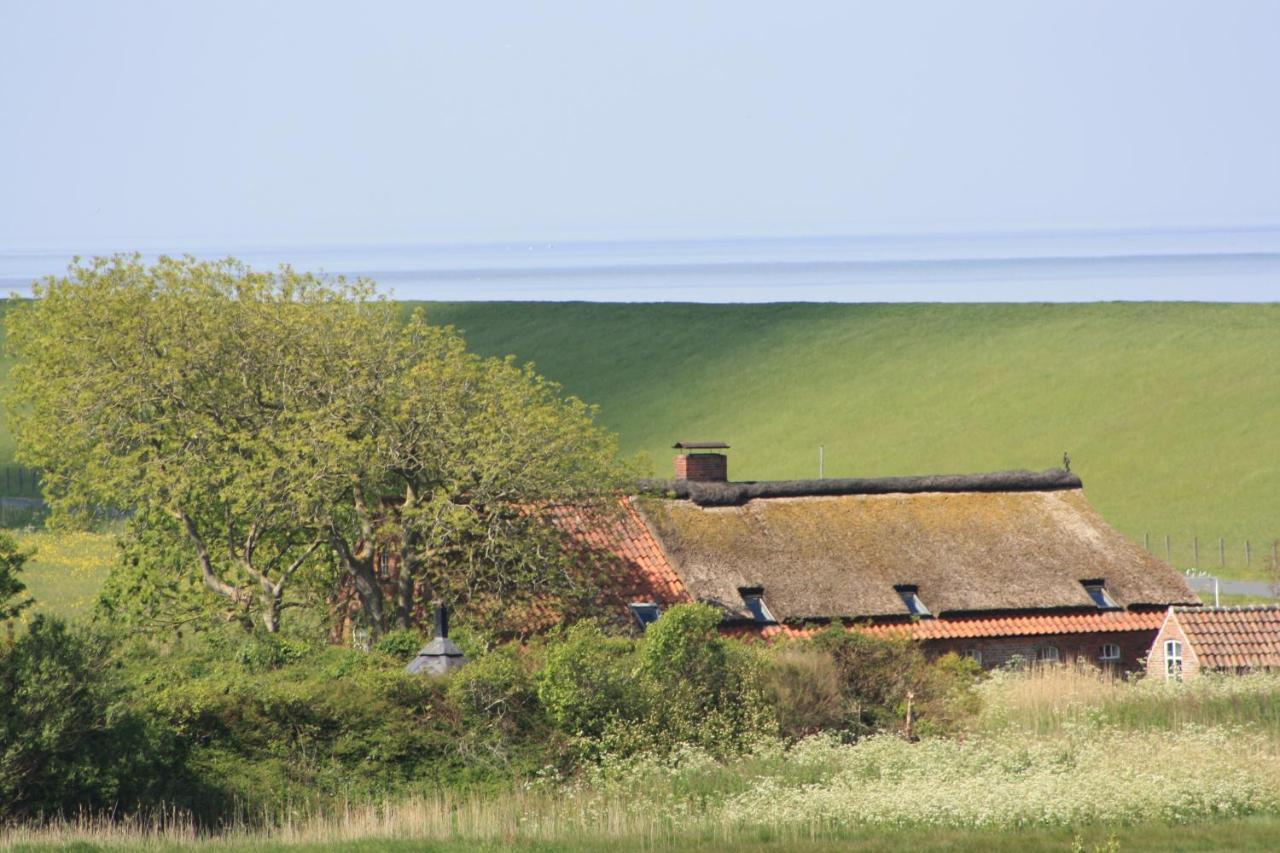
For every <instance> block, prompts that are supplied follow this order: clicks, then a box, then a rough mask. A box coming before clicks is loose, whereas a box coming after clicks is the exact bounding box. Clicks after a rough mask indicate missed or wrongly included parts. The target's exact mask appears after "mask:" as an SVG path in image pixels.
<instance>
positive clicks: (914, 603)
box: [894, 584, 933, 616]
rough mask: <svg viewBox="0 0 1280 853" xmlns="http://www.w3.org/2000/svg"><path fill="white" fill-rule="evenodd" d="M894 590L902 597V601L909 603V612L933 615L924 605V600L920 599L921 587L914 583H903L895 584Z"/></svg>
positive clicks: (914, 614)
mask: <svg viewBox="0 0 1280 853" xmlns="http://www.w3.org/2000/svg"><path fill="white" fill-rule="evenodd" d="M894 590H895V591H896V592H897V593H898V595H899V596H901V598H902V603H903V604H905V605H907V612H908V613H910V614H911V615H912V616H932V615H933V614H932V613H930V612H929V608H927V607H925V606H924V602H923V601H921V600H920V588H919V587H917V586H914V585H907V584H902V585H899V586H895V587H894Z"/></svg>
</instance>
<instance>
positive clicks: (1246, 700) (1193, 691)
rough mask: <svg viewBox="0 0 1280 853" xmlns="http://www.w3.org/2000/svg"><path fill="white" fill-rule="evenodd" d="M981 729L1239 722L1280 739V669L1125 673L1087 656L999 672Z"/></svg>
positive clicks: (989, 688) (1047, 730)
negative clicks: (1187, 675) (1171, 676)
mask: <svg viewBox="0 0 1280 853" xmlns="http://www.w3.org/2000/svg"><path fill="white" fill-rule="evenodd" d="M981 690H982V694H983V700H984V701H983V712H982V716H981V718H980V720H979V729H980V730H981V731H984V732H987V733H995V732H1000V731H1002V730H1005V729H1015V730H1018V731H1022V732H1026V733H1033V734H1036V735H1040V736H1049V735H1057V734H1061V733H1063V732H1064V731H1069V730H1072V729H1075V728H1078V727H1080V726H1082V725H1089V726H1095V727H1111V728H1119V729H1124V730H1132V731H1148V730H1160V731H1179V730H1181V729H1184V728H1187V727H1195V726H1199V727H1204V726H1227V727H1234V726H1238V727H1244V728H1247V729H1248V730H1249V731H1250V732H1253V733H1255V734H1261V735H1265V736H1267V737H1269V738H1271V739H1273V740H1276V741H1280V674H1277V673H1265V672H1260V673H1252V674H1248V675H1239V676H1221V675H1215V674H1205V675H1202V676H1200V677H1199V678H1196V679H1193V680H1191V681H1187V682H1175V681H1165V680H1163V679H1145V678H1144V679H1136V680H1127V679H1123V678H1117V677H1116V676H1114V675H1112V674H1110V673H1108V672H1104V671H1100V670H1098V669H1096V668H1094V667H1091V666H1088V665H1087V664H1077V665H1075V666H1049V667H1037V668H1032V669H1028V670H1026V671H1024V672H1017V673H1009V672H997V673H995V674H994V675H993V677H992V678H991V679H990V680H989V681H988V682H987V683H985V684H984V685H982V687H981Z"/></svg>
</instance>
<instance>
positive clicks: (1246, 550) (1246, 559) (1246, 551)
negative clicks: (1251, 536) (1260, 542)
mask: <svg viewBox="0 0 1280 853" xmlns="http://www.w3.org/2000/svg"><path fill="white" fill-rule="evenodd" d="M1244 564H1245V565H1246V566H1251V565H1253V555H1252V554H1251V553H1249V540H1248V539H1246V540H1244Z"/></svg>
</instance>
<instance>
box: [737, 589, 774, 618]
mask: <svg viewBox="0 0 1280 853" xmlns="http://www.w3.org/2000/svg"><path fill="white" fill-rule="evenodd" d="M738 594H739V595H741V596H742V603H743V604H744V605H746V607H747V612H748V613H750V614H751V618H752V619H754V620H755V621H757V622H777V621H778V620H777V619H774V618H773V614H772V613H770V612H769V608H768V607H767V606H765V603H764V587H762V586H743V587H739V588H738Z"/></svg>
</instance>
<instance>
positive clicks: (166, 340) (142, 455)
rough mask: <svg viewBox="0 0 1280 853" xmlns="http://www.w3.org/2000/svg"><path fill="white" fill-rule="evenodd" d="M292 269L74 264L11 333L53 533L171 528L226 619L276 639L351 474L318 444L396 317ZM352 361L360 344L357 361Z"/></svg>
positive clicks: (15, 399) (14, 317)
mask: <svg viewBox="0 0 1280 853" xmlns="http://www.w3.org/2000/svg"><path fill="white" fill-rule="evenodd" d="M369 296H370V293H369V291H368V289H367V288H366V287H363V286H352V285H346V284H344V283H341V282H338V283H326V282H323V281H321V280H319V279H317V278H315V277H314V276H310V275H303V274H298V273H295V272H293V271H292V270H289V269H287V268H286V269H282V270H281V271H280V272H278V273H258V272H253V271H251V270H249V269H247V268H246V267H244V266H242V265H240V264H238V263H236V262H234V261H224V262H217V263H210V262H201V261H196V260H194V259H190V258H187V259H177V260H175V259H167V258H165V259H161V260H160V261H159V262H158V263H156V264H155V265H153V266H148V265H145V264H144V263H143V262H142V261H141V259H140V258H138V257H137V256H120V257H114V258H110V259H98V260H95V261H93V262H91V263H89V264H86V265H76V266H73V267H72V269H71V270H70V274H69V275H68V276H66V277H65V278H61V279H49V280H46V281H44V282H41V283H39V284H37V286H36V288H35V297H36V298H35V299H34V300H33V301H31V302H29V303H26V304H24V305H21V306H19V307H18V308H17V309H16V310H14V311H12V312H11V313H10V315H9V318H8V332H9V340H10V344H11V347H12V348H13V351H14V353H15V354H16V355H17V357H18V361H17V364H16V365H15V367H14V370H13V379H14V393H13V394H12V395H11V406H12V408H11V413H12V415H13V419H14V425H15V433H16V438H17V446H18V458H19V459H20V460H21V461H23V462H25V463H27V464H29V465H33V466H36V467H38V468H40V469H41V470H42V471H43V472H44V484H45V493H46V498H47V499H48V501H49V502H50V504H51V507H52V508H53V511H54V516H55V520H61V521H72V520H79V519H83V518H84V517H85V516H87V515H90V514H92V513H93V512H95V511H99V510H101V509H103V508H117V509H128V510H132V511H134V512H135V513H137V515H138V517H139V518H141V519H155V520H160V519H163V523H162V524H158V525H157V526H153V527H152V530H151V532H152V533H153V534H161V533H170V534H172V536H173V537H175V538H177V539H180V540H181V542H182V544H183V545H184V546H185V550H186V553H188V554H189V555H190V561H191V565H190V567H191V569H192V570H193V572H194V574H195V575H196V576H197V577H199V578H200V579H201V581H202V583H203V585H204V587H205V589H206V590H207V591H208V593H209V594H211V595H212V596H213V597H214V598H215V599H216V600H217V601H219V602H220V603H221V607H222V608H223V610H224V612H226V613H227V614H228V615H229V616H233V617H239V618H249V614H251V613H252V614H254V615H256V616H257V617H258V618H260V619H261V621H262V623H263V625H264V626H265V627H266V628H267V630H269V631H274V630H277V629H278V627H279V621H280V612H281V609H282V607H284V606H285V604H286V602H285V596H284V592H285V588H286V586H287V585H288V583H289V582H290V580H291V579H292V578H293V577H294V576H295V575H296V574H297V573H298V572H300V571H304V570H306V569H307V568H308V567H310V566H314V565H315V564H317V563H318V562H320V561H321V560H322V558H323V557H324V556H325V555H324V553H323V549H324V548H325V547H326V545H327V543H328V534H327V531H325V530H320V529H317V528H316V527H315V526H314V525H313V523H312V522H313V519H314V517H315V515H316V508H317V507H318V506H319V505H322V504H324V503H326V502H328V501H329V500H331V499H332V495H331V493H330V492H327V491H326V488H327V487H328V486H329V484H330V481H331V480H332V479H333V478H334V477H335V476H337V475H338V472H339V471H340V470H341V469H342V468H343V466H345V465H346V464H347V461H348V460H347V459H346V458H344V457H341V456H335V455H334V454H333V453H329V454H328V455H324V453H322V452H318V451H326V452H327V451H330V450H331V449H332V448H333V447H334V446H336V443H335V442H330V441H316V440H315V438H316V435H317V434H318V433H321V432H323V431H324V430H326V429H332V428H333V427H334V425H335V424H340V423H341V416H342V412H341V409H340V407H341V405H342V404H344V403H345V397H341V396H337V395H335V394H333V392H332V389H333V388H334V387H340V386H343V384H344V383H348V382H349V381H353V380H354V381H356V382H358V380H359V379H360V378H362V377H363V376H364V373H363V372H362V371H363V365H358V364H352V362H351V357H350V352H352V351H355V350H358V349H359V346H358V345H357V344H358V342H357V340H356V339H357V338H358V337H359V336H361V335H362V334H364V333H365V332H366V331H368V330H371V329H373V330H376V329H379V328H382V327H383V326H385V325H386V322H387V319H388V318H389V317H391V316H392V310H393V309H392V308H391V307H390V306H387V305H383V304H381V303H378V302H376V301H371V300H370V299H369V298H368V297H369ZM349 345H350V346H349Z"/></svg>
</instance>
